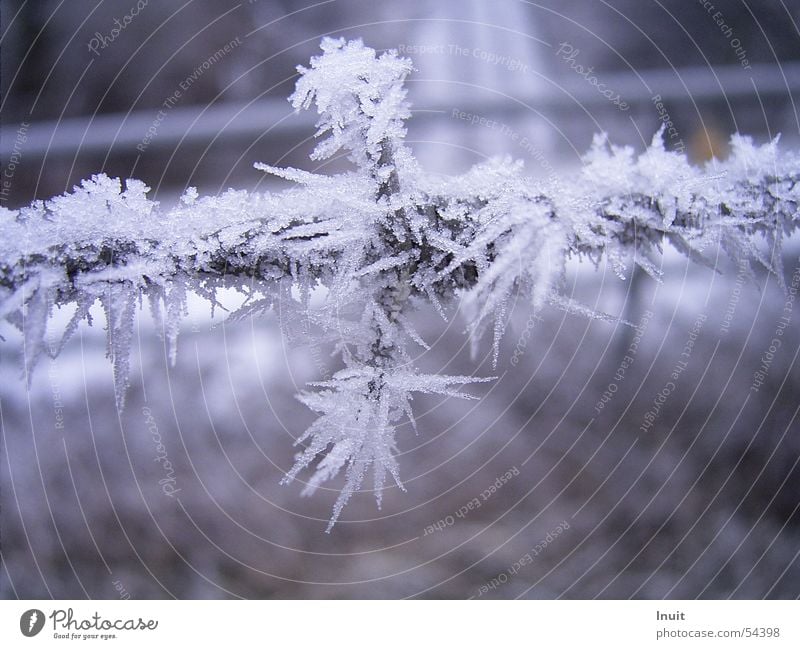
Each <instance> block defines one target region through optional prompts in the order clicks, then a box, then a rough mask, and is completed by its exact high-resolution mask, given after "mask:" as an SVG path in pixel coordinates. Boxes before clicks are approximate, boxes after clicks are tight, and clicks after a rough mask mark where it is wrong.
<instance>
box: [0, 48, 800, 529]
mask: <svg viewBox="0 0 800 649" xmlns="http://www.w3.org/2000/svg"><path fill="white" fill-rule="evenodd" d="M322 50H323V53H322V55H321V56H318V57H314V58H313V59H312V60H311V64H310V67H308V68H305V67H300V68H298V70H299V72H300V78H299V80H298V82H297V87H296V91H295V92H294V94H293V95H292V96H291V97H290V100H291V102H292V103H293V105H294V106H295V107H296V108H309V107H311V106H312V104H313V105H314V106H315V107H316V109H317V111H318V113H319V116H320V117H319V121H318V129H319V130H318V133H317V135H318V136H320V137H321V138H322V139H321V141H320V143H319V145H318V146H317V147H316V149H315V151H314V154H313V157H314V158H325V157H329V156H331V155H333V154H334V153H336V152H337V151H340V150H342V149H344V150H345V151H347V152H348V154H349V156H350V159H351V160H352V162H353V163H354V166H355V168H354V170H352V171H350V172H347V173H343V174H339V175H334V176H327V175H320V174H313V173H309V172H306V171H301V170H297V169H277V168H275V167H271V166H268V165H262V164H258V165H256V166H257V167H258V168H259V169H261V170H263V171H265V172H266V173H270V174H273V175H276V176H279V177H281V178H284V179H287V180H290V181H292V182H294V183H295V187H293V188H290V189H287V190H285V191H283V192H280V193H269V192H266V193H253V192H247V191H237V190H228V191H227V192H225V193H223V194H221V195H217V196H209V197H199V196H198V193H197V190H196V189H194V188H189V189H188V190H187V191H186V192H185V194H184V196H183V197H182V198H181V199H180V200H179V201H178V203H177V205H175V206H174V207H172V208H168V209H165V208H162V207H161V206H160V205H159V204H158V203H157V202H154V201H151V200H149V199H148V198H147V193H148V191H149V188H147V187H146V186H145V185H144V184H143V183H141V182H139V181H136V180H127V181H126V182H125V185H124V188H123V185H122V183H121V182H120V180H119V179H112V178H108V177H107V176H105V175H103V174H99V175H96V176H94V177H92V178H91V179H89V180H86V181H84V182H83V183H82V184H81V185H80V186H79V187H75V188H74V190H73V191H72V192H71V193H67V194H65V195H63V196H59V197H56V198H53V199H51V200H49V201H44V202H42V201H37V202H35V203H33V204H31V205H30V206H29V207H25V208H22V209H19V210H7V209H4V208H0V226H1V227H2V229H3V233H4V236H3V238H2V240H1V241H0V318H2V319H5V320H6V321H8V322H9V323H11V324H12V325H14V326H16V327H18V328H19V329H21V330H22V332H23V334H24V344H23V352H24V367H25V368H26V372H27V373H28V375H30V371H31V370H32V368H33V366H34V365H35V363H36V361H37V360H38V359H39V358H40V357H41V355H42V354H43V353H44V352H46V351H48V348H47V346H46V344H45V335H46V326H47V321H48V317H49V314H50V312H51V310H52V308H53V307H54V306H58V305H64V304H68V303H74V304H75V305H76V310H75V313H74V316H73V318H72V320H71V321H70V322H69V324H68V325H67V327H66V330H65V331H64V334H63V338H62V340H61V342H60V343H59V344H58V345H57V346H56V349H55V351H56V352H57V351H58V350H59V349H60V348H61V347H62V346H63V344H64V341H65V340H66V339H68V338H69V336H70V335H71V334H72V333H73V332H74V331H75V330H76V327H77V325H78V323H79V322H80V321H81V320H82V319H84V318H87V319H88V318H89V313H90V311H89V309H90V307H91V306H92V305H93V304H94V303H96V302H97V301H99V302H100V303H101V304H102V306H103V309H104V310H105V315H106V327H107V333H108V355H109V357H110V358H111V360H112V362H113V370H114V383H115V387H116V398H117V404H118V407H119V408H122V407H123V404H124V395H125V389H126V387H127V384H128V363H129V360H128V359H129V354H130V346H131V342H132V332H133V325H134V312H135V305H136V302H137V299H141V297H142V296H144V297H146V298H147V300H148V301H149V304H150V308H151V310H152V312H153V314H154V317H155V319H156V322H157V325H158V327H159V329H160V330H161V332H162V334H163V335H164V337H165V339H166V341H167V343H168V346H169V357H170V360H171V361H172V362H174V361H175V356H176V350H177V347H176V344H177V338H178V332H179V328H180V321H181V318H182V316H183V315H184V312H185V308H186V307H185V305H186V294H187V292H188V291H194V292H196V293H197V294H199V295H201V296H204V297H206V298H207V299H208V300H209V302H210V303H211V305H212V308H213V307H214V306H215V305H216V304H217V300H216V291H217V290H218V289H219V288H222V287H235V288H237V289H239V290H240V291H241V292H242V293H243V294H244V295H245V296H246V300H245V303H244V305H243V306H242V308H241V309H240V310H239V311H238V312H237V313H236V314H234V317H243V316H251V315H254V314H260V313H263V312H267V311H270V310H271V309H272V307H273V306H274V305H275V304H277V303H280V304H281V309H282V316H283V309H288V310H289V311H291V312H292V313H290V314H289V315H290V317H292V318H294V319H296V320H298V321H302V322H303V323H304V325H303V327H304V328H307V326H311V325H313V326H314V327H315V328H316V329H317V330H318V331H319V334H318V337H319V338H320V339H322V340H327V341H330V342H331V344H332V345H333V346H334V348H335V350H336V352H337V353H338V354H339V356H340V358H341V363H342V366H343V369H341V370H340V371H338V372H336V373H335V374H334V375H333V376H332V377H331V378H330V380H328V381H324V382H321V383H318V384H312V385H311V386H310V387H311V390H309V391H307V392H304V393H303V394H302V395H300V399H301V401H302V402H303V403H305V404H306V405H307V406H308V407H309V408H311V409H312V410H314V411H316V412H317V413H319V418H318V419H317V420H316V421H315V423H313V424H312V425H311V427H310V428H309V429H308V430H307V431H306V432H305V433H304V434H303V435H302V436H301V437H300V440H299V441H300V443H302V444H305V447H304V449H303V450H302V451H301V452H300V454H299V456H298V457H297V461H296V463H295V465H294V466H293V467H292V468H291V469H290V470H289V471H288V473H287V475H286V478H285V481H286V482H289V481H291V480H293V479H294V478H296V477H297V476H298V475H299V473H300V472H301V471H302V470H303V469H305V468H307V467H309V466H310V465H311V464H313V463H314V462H315V461H317V464H316V472H315V473H314V474H313V476H312V477H311V478H310V479H309V481H308V483H307V484H306V487H305V489H304V493H311V492H313V491H314V490H315V489H316V488H317V487H319V486H320V485H321V484H322V483H323V482H325V481H327V480H330V479H333V478H334V477H335V476H337V475H338V474H340V473H341V472H342V471H343V472H344V487H343V489H342V491H341V494H340V495H339V497H338V499H337V500H336V503H335V505H334V509H333V515H332V518H331V526H332V525H333V523H334V522H335V521H336V520H337V519H338V518H339V516H340V514H341V511H342V508H343V507H344V506H345V504H346V503H347V502H348V500H349V499H350V498H351V497H352V495H353V494H354V493H355V492H356V491H357V490H358V489H360V488H361V486H362V484H363V483H364V480H365V479H366V477H367V474H368V473H369V472H372V476H373V489H374V493H375V496H376V498H377V500H378V503H379V504H380V500H381V494H382V492H383V490H384V488H385V487H386V481H387V480H388V478H389V477H391V479H392V481H394V483H395V484H396V485H398V486H400V487H401V486H402V482H401V480H400V471H399V467H398V463H397V459H396V457H395V454H396V429H397V425H398V423H399V422H401V421H402V420H403V419H408V420H410V421H411V422H412V424H413V414H412V410H411V396H412V394H413V393H414V392H428V393H435V394H439V395H444V396H447V397H464V396H465V393H463V392H462V391H461V389H460V388H461V387H463V386H464V385H466V384H469V383H472V382H475V381H477V380H485V379H475V378H471V377H461V376H426V375H422V374H418V373H416V372H415V370H414V369H413V366H412V362H411V359H412V355H411V354H410V353H409V345H416V346H420V347H423V348H426V347H427V344H426V342H425V341H424V340H423V338H422V337H421V336H420V335H419V333H418V332H417V331H416V330H415V329H414V327H413V325H412V323H411V321H410V319H409V318H408V317H407V316H408V313H409V312H410V311H411V310H412V309H413V308H414V307H415V305H416V304H418V303H420V302H423V301H427V302H429V303H431V304H433V305H434V306H435V307H436V309H437V310H439V312H440V313H441V314H442V316H443V317H446V311H445V309H446V306H447V302H448V301H449V300H452V299H453V298H454V297H456V296H460V297H462V298H463V301H464V304H465V305H466V313H467V316H468V330H469V332H470V334H471V335H472V338H473V342H474V343H477V342H478V341H479V340H480V339H481V337H482V336H483V335H484V333H485V332H486V331H488V330H491V332H492V341H493V342H492V344H493V357H494V361H495V363H496V362H497V359H498V356H499V349H500V348H499V344H500V340H501V338H502V336H503V329H504V326H505V322H506V320H507V310H508V308H509V304H510V300H511V297H512V295H513V294H514V293H515V292H517V291H520V290H524V291H527V295H528V296H529V298H530V303H531V307H532V308H533V309H535V310H536V311H539V310H540V309H541V308H542V307H543V306H544V305H545V304H553V305H555V306H557V307H559V308H563V309H567V310H569V311H573V312H577V313H581V314H583V315H587V316H589V317H602V314H597V313H594V312H593V311H592V310H591V309H588V308H587V307H585V306H583V305H580V304H578V303H576V302H575V301H574V300H572V299H571V298H570V297H569V296H567V295H565V294H564V290H563V285H564V269H565V263H566V260H567V258H568V257H570V256H579V257H586V258H589V259H591V260H594V261H596V260H597V259H599V258H600V257H601V256H602V255H605V256H606V257H607V258H608V259H609V261H610V262H611V263H612V265H613V266H614V268H615V270H616V271H617V273H618V274H619V275H620V276H624V275H625V273H626V272H627V267H628V266H629V264H630V263H631V260H632V261H633V263H635V264H638V265H639V266H641V267H642V268H643V269H644V270H645V271H646V272H647V273H649V274H650V275H652V276H653V277H655V278H658V277H659V271H658V263H657V260H658V258H659V254H660V250H661V246H662V245H663V244H664V243H665V242H667V241H668V242H670V243H672V245H673V246H675V248H677V249H678V250H679V251H681V252H682V253H684V254H685V255H687V256H689V257H690V258H691V259H694V260H696V261H698V262H701V263H711V262H710V261H709V260H708V258H707V252H708V251H709V250H713V249H715V248H716V247H717V246H719V247H721V248H722V249H723V250H725V251H726V252H727V253H728V254H729V255H730V256H731V258H732V259H733V261H734V262H735V263H736V266H737V268H745V269H748V272H751V271H750V269H751V267H752V265H754V264H758V265H761V266H763V267H765V268H766V269H767V270H768V271H770V272H772V273H775V275H776V276H777V277H778V279H779V281H780V282H782V281H783V277H782V268H781V265H780V259H781V255H780V252H781V244H782V241H783V238H784V237H785V236H788V235H790V234H791V233H792V232H793V231H794V229H795V228H796V226H797V222H798V201H799V200H800V189H799V188H798V175H799V173H800V160H799V159H798V156H797V155H796V154H791V153H786V152H782V151H780V150H779V149H778V146H777V140H776V141H773V142H770V143H768V144H766V145H764V146H757V145H755V144H754V143H753V142H752V141H751V140H749V139H747V138H745V137H741V136H734V138H733V139H732V143H731V144H732V150H731V154H730V156H729V158H728V159H726V160H724V161H720V160H713V161H711V162H710V163H708V164H707V165H706V166H704V167H699V168H698V167H695V166H692V165H690V164H689V163H688V161H687V160H686V158H685V157H684V156H683V155H680V154H678V153H674V152H670V151H667V150H666V149H665V147H664V143H663V133H662V132H659V133H658V134H656V136H655V137H654V139H653V142H652V144H651V145H650V146H649V147H648V148H647V149H646V150H645V151H644V152H643V153H640V154H638V155H637V154H636V153H635V152H634V150H633V149H631V148H629V147H623V148H620V147H615V146H613V145H611V144H610V143H609V142H608V140H607V138H606V137H605V136H598V137H596V138H595V141H594V143H593V146H592V148H591V150H590V151H589V153H587V155H586V156H585V159H584V164H583V167H582V168H581V169H580V171H578V172H576V177H575V178H572V179H570V181H569V182H568V183H567V182H564V183H562V182H550V183H544V184H543V183H540V182H536V181H534V180H532V179H531V178H529V177H528V176H526V174H525V170H524V168H523V165H522V163H521V162H515V161H512V160H511V159H496V160H492V161H490V162H488V163H486V164H481V165H478V166H476V167H475V168H473V169H472V170H470V171H468V172H467V173H465V174H463V175H461V176H457V177H452V178H439V177H433V176H430V175H428V174H425V173H424V172H423V171H422V170H420V169H419V168H418V166H417V164H416V162H415V160H414V158H413V156H412V155H411V152H410V150H409V149H408V148H407V147H406V146H405V144H404V142H403V138H404V135H405V126H404V122H405V120H406V119H407V118H408V117H409V114H410V113H409V107H408V103H407V101H406V93H405V89H404V87H403V81H404V79H405V78H406V76H407V75H408V74H409V73H410V72H411V70H412V67H411V62H410V61H408V60H407V59H403V58H400V57H399V56H398V55H397V54H396V53H395V52H385V53H383V54H381V55H378V54H376V52H375V51H374V50H372V49H370V48H369V47H365V46H364V45H363V44H362V43H361V42H360V41H350V42H346V41H344V40H343V39H339V40H334V39H329V38H326V39H324V40H323V41H322ZM759 238H761V239H763V241H762V243H761V244H760V243H759ZM763 242H766V246H764V245H763ZM320 288H323V289H325V291H324V295H325V298H324V301H323V303H322V304H321V305H319V306H312V305H311V299H310V296H311V294H312V292H313V291H314V290H315V289H320ZM293 295H297V296H299V299H294V297H293ZM329 529H330V527H329Z"/></svg>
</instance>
